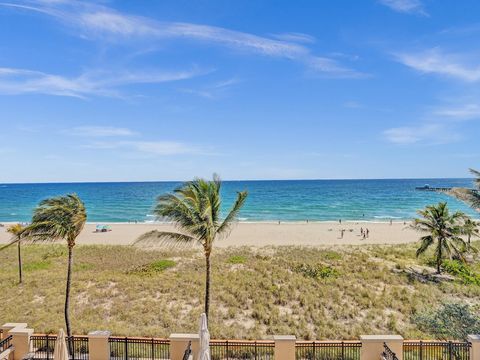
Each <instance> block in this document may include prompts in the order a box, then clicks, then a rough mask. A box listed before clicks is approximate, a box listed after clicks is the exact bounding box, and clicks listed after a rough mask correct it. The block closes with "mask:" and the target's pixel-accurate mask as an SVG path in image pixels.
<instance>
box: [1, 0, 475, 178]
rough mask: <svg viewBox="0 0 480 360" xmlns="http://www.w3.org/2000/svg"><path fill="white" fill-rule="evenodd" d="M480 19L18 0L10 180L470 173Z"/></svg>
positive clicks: (283, 4) (462, 7)
mask: <svg viewBox="0 0 480 360" xmlns="http://www.w3.org/2000/svg"><path fill="white" fill-rule="evenodd" d="M0 2H1V1H0ZM479 14H480V2H478V1H474V0H473V1H468V0H463V1H461V2H458V1H433V0H423V1H421V0H359V1H352V0H349V1H347V0H338V1H314V0H311V1H306V0H305V1H302V0H300V1H263V0H256V1H226V0H224V1H206V0H191V1H185V0H174V1H167V0H163V1H149V0H130V1H125V0H123V1H101V0H100V1H88V2H87V1H85V2H82V1H68V0H38V1H33V0H31V1H28V0H25V1H14V0H6V1H4V2H1V3H0V109H1V110H0V161H1V171H0V182H50V181H144V180H145V181H147V180H184V179H190V178H192V177H194V176H205V177H208V176H210V175H211V174H212V173H213V172H218V173H219V174H220V175H221V176H222V177H223V178H224V179H317V178H408V177H466V176H468V171H467V168H468V167H475V166H477V167H478V164H479V159H480V145H479V142H478V139H479V134H480V121H479V120H480V96H479V95H480V60H479V59H480V56H479V55H480V43H479V42H478V38H479V36H480V20H479V19H480V18H479Z"/></svg>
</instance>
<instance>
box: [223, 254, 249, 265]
mask: <svg viewBox="0 0 480 360" xmlns="http://www.w3.org/2000/svg"><path fill="white" fill-rule="evenodd" d="M246 261H247V258H246V257H245V256H242V255H233V256H230V257H229V258H228V260H227V262H228V263H229V264H245V262H246Z"/></svg>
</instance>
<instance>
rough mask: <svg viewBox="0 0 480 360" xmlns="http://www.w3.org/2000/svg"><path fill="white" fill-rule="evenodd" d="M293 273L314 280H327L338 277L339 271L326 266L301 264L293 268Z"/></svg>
mask: <svg viewBox="0 0 480 360" xmlns="http://www.w3.org/2000/svg"><path fill="white" fill-rule="evenodd" d="M293 271H295V272H297V273H299V274H302V275H303V276H306V277H309V278H312V279H326V278H330V277H337V276H338V275H339V273H338V271H337V270H336V269H334V268H333V267H331V266H329V265H324V264H314V265H310V264H305V263H303V264H299V265H295V266H294V267H293Z"/></svg>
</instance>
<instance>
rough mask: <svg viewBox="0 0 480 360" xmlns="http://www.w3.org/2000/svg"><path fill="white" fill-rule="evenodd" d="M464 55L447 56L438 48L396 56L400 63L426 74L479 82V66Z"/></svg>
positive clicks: (447, 54)
mask: <svg viewBox="0 0 480 360" xmlns="http://www.w3.org/2000/svg"><path fill="white" fill-rule="evenodd" d="M470 58H471V57H470V56H467V55H465V54H449V53H446V52H444V51H442V50H441V49H439V48H433V49H427V50H424V51H421V52H415V53H401V54H397V55H396V59H397V61H399V62H400V63H402V64H404V65H406V66H408V67H410V68H412V69H415V70H417V71H420V72H422V73H426V74H437V75H441V76H446V77H449V78H453V79H457V80H461V81H465V82H478V81H480V65H479V64H478V63H472V61H471V60H470Z"/></svg>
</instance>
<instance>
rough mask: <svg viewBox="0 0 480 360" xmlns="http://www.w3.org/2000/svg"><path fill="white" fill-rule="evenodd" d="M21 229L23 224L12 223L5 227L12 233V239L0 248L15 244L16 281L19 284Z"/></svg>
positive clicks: (20, 271)
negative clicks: (16, 258) (16, 260)
mask: <svg viewBox="0 0 480 360" xmlns="http://www.w3.org/2000/svg"><path fill="white" fill-rule="evenodd" d="M22 230H23V226H22V225H21V224H14V225H10V226H9V227H8V228H7V232H8V233H10V234H11V235H12V240H11V241H10V243H9V244H7V245H5V246H3V247H1V248H0V250H3V249H6V248H7V247H10V246H11V245H14V244H17V257H18V283H19V284H21V283H22V281H23V279H22V250H21V243H22V241H21V240H22V237H21V232H22Z"/></svg>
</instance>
